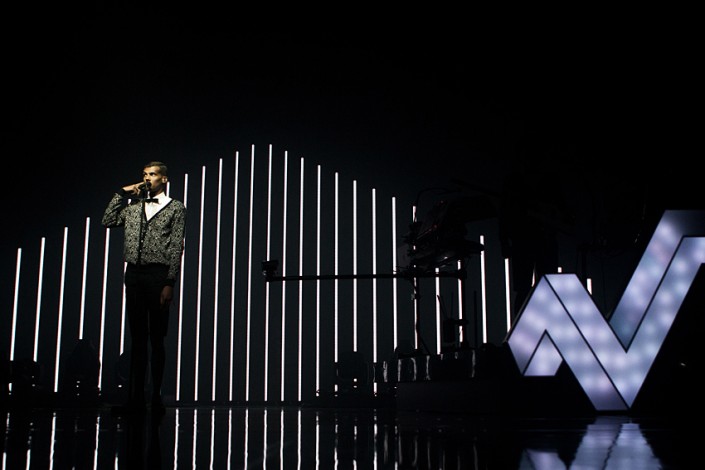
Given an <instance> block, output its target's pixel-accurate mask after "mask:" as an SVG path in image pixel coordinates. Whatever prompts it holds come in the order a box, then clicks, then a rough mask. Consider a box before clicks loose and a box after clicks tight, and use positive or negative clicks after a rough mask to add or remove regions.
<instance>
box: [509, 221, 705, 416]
mask: <svg viewBox="0 0 705 470" xmlns="http://www.w3.org/2000/svg"><path fill="white" fill-rule="evenodd" d="M703 263H705V211H666V212H665V213H664V215H663V217H662V218H661V221H660V222H659V224H658V227H656V230H655V232H654V235H653V237H652V238H651V240H650V241H649V245H648V246H647V247H646V252H645V253H644V256H643V257H642V258H641V261H640V262H639V266H638V267H637V269H636V271H635V272H634V274H633V275H632V278H631V280H630V281H629V284H628V285H627V288H626V290H625V292H624V294H623V296H622V298H621V299H620V301H619V303H618V304H617V307H616V309H615V310H614V313H613V314H612V317H611V318H610V320H609V323H608V322H607V321H606V320H605V318H604V316H603V315H602V314H601V312H600V311H599V310H598V309H597V307H596V306H595V303H594V302H593V301H592V298H591V297H590V295H589V294H588V292H587V291H586V290H585V288H584V287H583V285H582V284H581V283H580V281H579V280H578V278H577V277H576V276H575V275H574V274H551V275H547V276H545V277H543V278H542V279H541V280H540V281H539V283H538V285H537V286H536V288H535V289H534V291H533V293H532V295H531V298H530V299H529V300H528V302H527V304H526V306H525V308H524V310H522V312H521V314H520V315H519V317H518V319H517V322H516V323H515V325H514V326H513V329H512V331H511V332H510V334H509V337H508V339H507V341H508V343H509V347H510V349H511V351H512V354H513V355H514V359H515V360H516V362H517V365H518V366H519V370H520V371H521V372H522V374H523V375H525V376H551V375H555V373H556V371H557V369H558V366H560V364H561V363H562V361H565V362H566V364H567V365H568V367H570V369H571V371H572V372H573V374H574V375H575V377H576V378H577V379H578V382H579V383H580V385H581V386H582V387H583V390H585V393H586V394H587V396H588V398H589V399H590V401H591V402H592V404H593V405H594V407H595V409H597V410H603V411H606V410H626V409H629V408H630V407H631V406H632V404H633V403H634V399H635V398H636V396H637V394H638V392H639V389H640V388H641V386H642V384H643V383H644V379H645V378H646V375H647V374H648V372H649V369H650V368H651V365H652V364H653V362H654V359H655V358H656V355H657V354H658V352H659V349H660V348H661V345H662V344H663V341H664V339H665V338H666V335H667V334H668V331H669V330H670V328H671V325H672V324H673V320H674V319H675V317H676V315H677V314H678V311H679V309H680V307H681V304H682V303H683V300H684V299H685V296H686V294H687V293H688V290H689V289H690V286H691V285H692V283H693V280H694V279H695V276H696V274H697V272H698V269H699V268H700V265H701V264H703Z"/></svg>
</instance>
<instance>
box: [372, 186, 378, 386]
mask: <svg viewBox="0 0 705 470" xmlns="http://www.w3.org/2000/svg"><path fill="white" fill-rule="evenodd" d="M376 275H377V195H376V192H375V188H372V366H373V367H374V365H375V364H376V363H377V279H376V278H375V277H374V276H376ZM373 389H374V392H375V393H377V382H376V381H373Z"/></svg>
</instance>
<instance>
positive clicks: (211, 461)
mask: <svg viewBox="0 0 705 470" xmlns="http://www.w3.org/2000/svg"><path fill="white" fill-rule="evenodd" d="M194 453H195V449H194ZM210 457H211V460H210V465H209V466H208V468H213V464H214V459H215V409H211V440H210Z"/></svg>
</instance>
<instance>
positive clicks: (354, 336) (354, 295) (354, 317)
mask: <svg viewBox="0 0 705 470" xmlns="http://www.w3.org/2000/svg"><path fill="white" fill-rule="evenodd" d="M352 198H353V200H352V203H353V207H352V209H353V211H352V212H353V213H352V216H353V229H352V231H353V233H352V238H353V246H352V252H353V258H352V263H353V276H357V180H353V193H352ZM352 323H353V324H352V327H353V351H354V352H357V279H355V278H353V321H352Z"/></svg>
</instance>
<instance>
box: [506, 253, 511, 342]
mask: <svg viewBox="0 0 705 470" xmlns="http://www.w3.org/2000/svg"><path fill="white" fill-rule="evenodd" d="M509 273H510V270H509V258H504V304H505V305H506V308H507V331H509V330H510V329H511V328H512V284H511V282H510V275H509Z"/></svg>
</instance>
